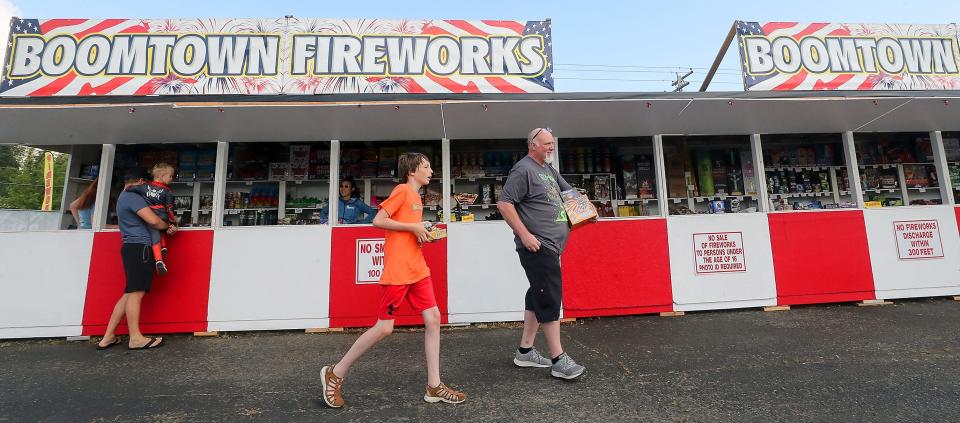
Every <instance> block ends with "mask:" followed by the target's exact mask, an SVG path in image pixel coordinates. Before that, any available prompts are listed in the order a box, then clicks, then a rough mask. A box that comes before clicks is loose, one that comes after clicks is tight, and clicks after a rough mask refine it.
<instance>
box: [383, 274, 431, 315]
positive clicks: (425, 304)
mask: <svg viewBox="0 0 960 423" xmlns="http://www.w3.org/2000/svg"><path fill="white" fill-rule="evenodd" d="M380 287H381V288H382V290H381V292H382V293H383V294H382V295H381V297H380V306H379V307H378V308H377V318H378V319H380V320H393V319H395V318H396V313H397V309H399V308H400V303H401V302H403V299H404V298H406V299H407V301H409V302H410V306H412V307H413V311H415V312H417V313H420V312H423V311H424V310H426V309H428V308H431V307H436V306H437V298H436V297H435V296H434V295H433V280H431V279H430V277H429V276H427V277H425V278H423V279H420V280H419V281H416V282H414V283H412V284H409V285H380Z"/></svg>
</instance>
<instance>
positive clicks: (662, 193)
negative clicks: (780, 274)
mask: <svg viewBox="0 0 960 423" xmlns="http://www.w3.org/2000/svg"><path fill="white" fill-rule="evenodd" d="M652 142H653V172H654V177H655V178H656V184H657V213H658V214H659V215H660V216H661V217H667V214H668V213H669V204H668V201H669V200H668V197H669V195H668V193H667V168H666V159H665V158H664V156H663V136H662V135H654V136H653V140H652Z"/></svg>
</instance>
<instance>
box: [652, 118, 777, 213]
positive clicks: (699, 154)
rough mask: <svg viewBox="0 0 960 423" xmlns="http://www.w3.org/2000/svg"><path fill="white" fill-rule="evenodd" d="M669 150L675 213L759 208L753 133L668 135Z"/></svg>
mask: <svg viewBox="0 0 960 423" xmlns="http://www.w3.org/2000/svg"><path fill="white" fill-rule="evenodd" d="M663 154H664V161H665V169H666V177H667V192H668V195H669V201H668V204H667V205H668V210H669V213H670V214H671V215H683V214H722V213H751V212H756V211H758V208H759V201H758V200H759V193H758V188H759V184H760V183H762V182H761V181H759V180H758V178H757V174H758V172H757V169H756V166H755V161H754V158H753V157H754V156H753V152H752V150H751V147H750V138H749V137H748V136H664V137H663Z"/></svg>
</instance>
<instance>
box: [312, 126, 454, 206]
mask: <svg viewBox="0 0 960 423" xmlns="http://www.w3.org/2000/svg"><path fill="white" fill-rule="evenodd" d="M404 153H421V154H423V155H424V156H426V158H427V160H429V162H430V168H431V169H432V170H433V175H432V176H431V178H430V184H429V185H427V186H425V187H421V188H420V200H421V202H422V204H423V220H428V221H433V222H439V221H440V218H441V217H442V213H441V212H440V210H441V198H442V194H441V193H442V183H441V180H442V176H443V166H442V161H441V141H440V140H425V141H377V142H356V141H352V142H351V141H343V142H341V143H340V180H339V181H338V185H337V187H338V193H339V195H340V196H341V201H340V202H339V204H338V208H340V213H339V214H340V219H339V221H338V222H336V223H338V224H365V223H370V222H372V221H373V216H374V215H375V214H376V210H377V208H378V207H379V205H380V203H381V202H382V201H383V200H386V199H387V198H388V197H389V196H390V193H391V192H393V190H394V188H396V186H397V185H398V184H401V183H405V182H406V175H401V174H400V172H399V170H398V160H399V158H400V156H401V155H402V154H404ZM363 210H371V211H370V213H363V212H362V211H363ZM324 221H326V219H324Z"/></svg>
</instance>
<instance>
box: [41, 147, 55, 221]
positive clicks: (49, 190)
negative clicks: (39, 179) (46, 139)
mask: <svg viewBox="0 0 960 423" xmlns="http://www.w3.org/2000/svg"><path fill="white" fill-rule="evenodd" d="M52 209H53V153H50V152H47V153H44V154H43V205H41V206H40V210H43V211H50V210H52Z"/></svg>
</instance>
